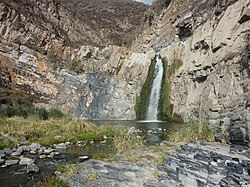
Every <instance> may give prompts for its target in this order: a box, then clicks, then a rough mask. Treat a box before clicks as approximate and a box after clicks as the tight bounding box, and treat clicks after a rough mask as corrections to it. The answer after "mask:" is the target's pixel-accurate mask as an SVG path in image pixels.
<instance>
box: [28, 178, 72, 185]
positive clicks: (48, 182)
mask: <svg viewBox="0 0 250 187" xmlns="http://www.w3.org/2000/svg"><path fill="white" fill-rule="evenodd" d="M33 186H34V187H71V185H69V184H68V183H66V182H65V181H63V180H61V179H60V178H59V177H55V176H53V177H48V178H46V179H45V180H44V182H42V183H40V184H35V185H33Z"/></svg>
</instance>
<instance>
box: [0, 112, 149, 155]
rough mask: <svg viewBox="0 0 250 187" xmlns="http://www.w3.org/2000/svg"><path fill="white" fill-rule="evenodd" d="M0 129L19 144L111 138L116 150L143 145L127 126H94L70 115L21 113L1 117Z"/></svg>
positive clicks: (74, 141) (46, 144) (109, 139)
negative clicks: (62, 116)
mask: <svg viewBox="0 0 250 187" xmlns="http://www.w3.org/2000/svg"><path fill="white" fill-rule="evenodd" d="M0 129H1V132H2V133H4V134H9V135H10V136H12V137H14V138H15V139H16V140H17V142H19V143H21V144H29V143H31V142H38V143H40V144H41V145H44V146H50V145H53V144H58V143H62V142H66V141H70V142H72V143H76V142H77V141H78V140H83V141H87V142H89V141H91V140H95V141H101V140H104V139H105V140H107V141H113V140H114V144H115V146H116V147H115V148H116V150H117V151H118V152H119V153H121V152H122V151H123V150H126V149H129V148H134V147H135V148H136V147H140V146H143V145H144V140H143V139H142V138H141V137H138V136H137V135H136V134H129V133H128V129H127V128H126V127H122V126H109V125H101V126H96V125H94V124H92V123H90V122H87V121H84V120H80V119H72V118H69V117H65V118H60V119H53V118H50V119H48V120H40V119H39V118H38V117H34V116H32V117H28V118H26V119H25V118H23V117H11V118H0ZM58 136H59V138H58ZM22 137H26V139H27V141H25V142H22ZM0 145H1V141H0ZM1 146H2V145H1Z"/></svg>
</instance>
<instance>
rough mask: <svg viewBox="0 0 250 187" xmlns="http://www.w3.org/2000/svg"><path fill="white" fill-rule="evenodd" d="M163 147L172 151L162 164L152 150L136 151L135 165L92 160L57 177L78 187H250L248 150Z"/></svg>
mask: <svg viewBox="0 0 250 187" xmlns="http://www.w3.org/2000/svg"><path fill="white" fill-rule="evenodd" d="M161 147H163V148H164V149H169V150H171V151H170V152H171V154H170V155H168V154H165V156H164V158H163V160H161V158H159V157H158V158H155V159H153V157H155V156H157V154H158V155H159V153H156V152H155V151H153V150H150V149H149V150H147V151H145V150H137V151H133V152H131V153H130V154H133V155H137V157H138V158H139V161H136V162H132V163H131V162H128V161H123V160H119V161H117V162H116V161H115V162H103V161H98V160H92V159H91V160H88V161H86V162H83V163H80V164H76V165H75V166H74V169H75V172H74V173H71V175H69V174H68V173H67V172H66V173H60V172H57V176H59V177H60V178H61V179H63V180H65V181H67V182H68V183H69V184H70V185H72V186H77V187H81V186H84V187H86V186H103V187H106V186H109V187H111V186H120V187H122V186H124V187H125V186H131V187H133V186H136V187H138V186H144V187H175V186H192V187H195V186H199V187H201V186H202V187H203V186H204V187H205V186H223V187H226V186H235V187H238V186H242V187H243V186H244V187H249V186H250V147H248V146H239V145H223V144H220V143H207V142H199V141H197V142H192V143H187V144H183V145H181V146H180V147H179V148H178V149H177V150H176V151H174V152H173V148H174V147H175V146H174V144H173V143H170V142H163V143H162V144H161ZM127 155H129V154H127ZM146 158H147V159H146ZM125 160H126V159H125Z"/></svg>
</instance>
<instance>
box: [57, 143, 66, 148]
mask: <svg viewBox="0 0 250 187" xmlns="http://www.w3.org/2000/svg"><path fill="white" fill-rule="evenodd" d="M55 148H56V149H67V145H66V144H65V143H60V144H56V145H55Z"/></svg>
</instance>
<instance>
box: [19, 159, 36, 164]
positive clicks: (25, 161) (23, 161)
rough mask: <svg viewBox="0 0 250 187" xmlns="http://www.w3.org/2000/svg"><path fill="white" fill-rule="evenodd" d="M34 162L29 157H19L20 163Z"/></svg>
mask: <svg viewBox="0 0 250 187" xmlns="http://www.w3.org/2000/svg"><path fill="white" fill-rule="evenodd" d="M31 163H34V160H33V159H31V158H27V157H20V162H19V164H20V165H26V164H31Z"/></svg>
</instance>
